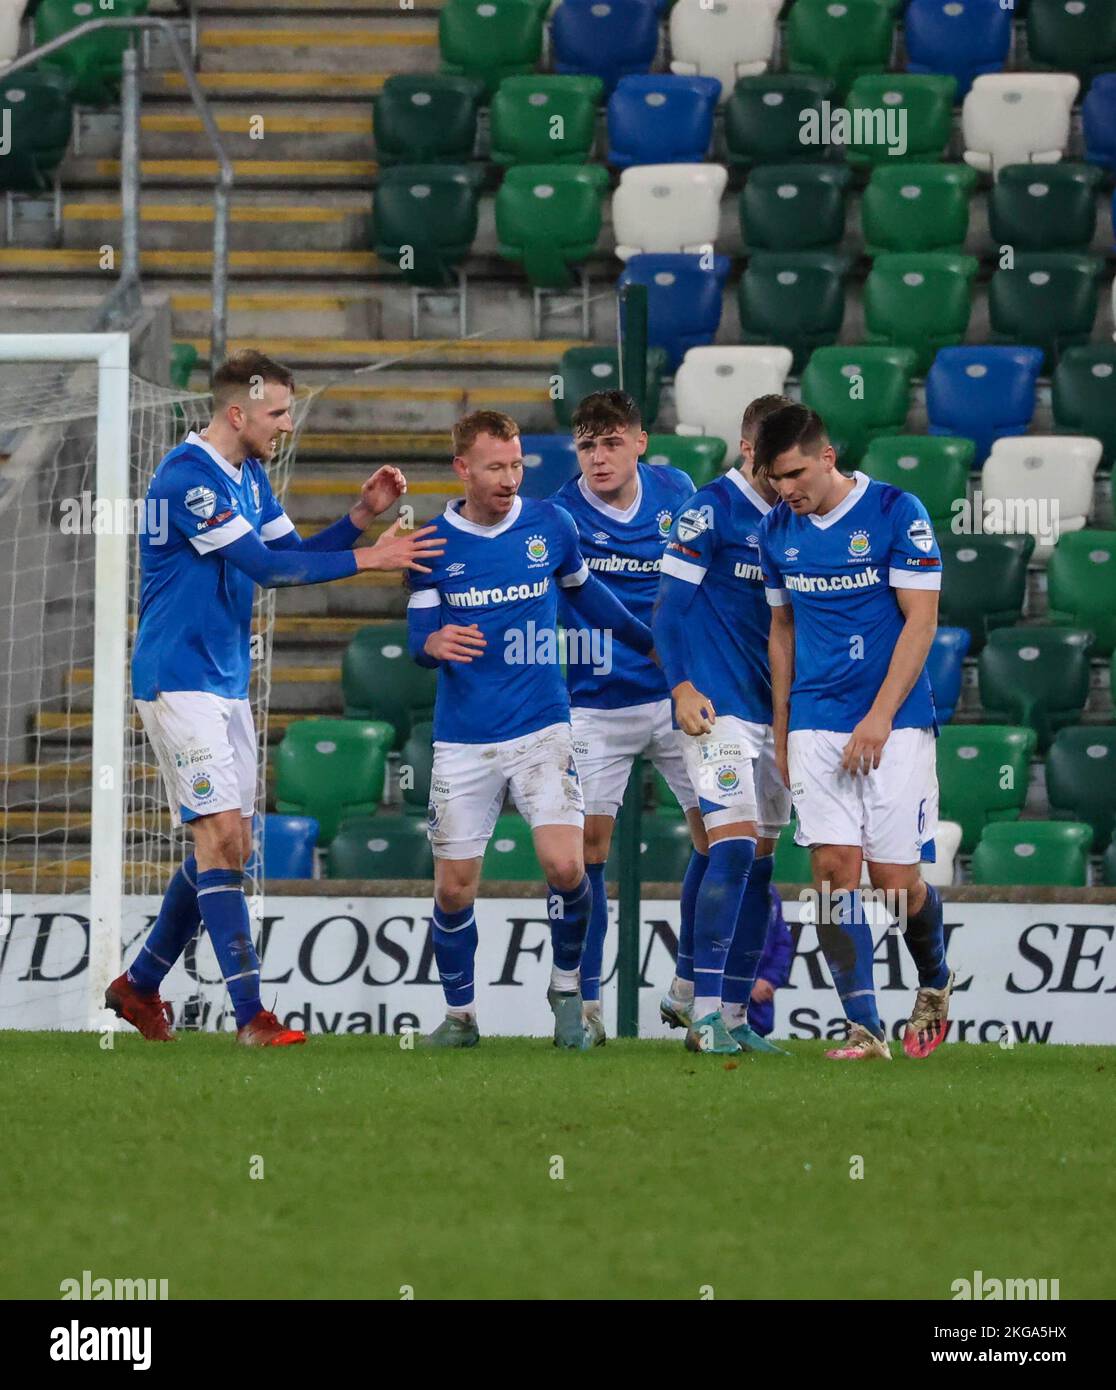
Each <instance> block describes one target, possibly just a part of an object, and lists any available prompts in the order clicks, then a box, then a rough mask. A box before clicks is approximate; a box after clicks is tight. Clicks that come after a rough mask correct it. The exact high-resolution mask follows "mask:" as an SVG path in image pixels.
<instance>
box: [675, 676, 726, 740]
mask: <svg viewBox="0 0 1116 1390" xmlns="http://www.w3.org/2000/svg"><path fill="white" fill-rule="evenodd" d="M672 693H673V695H674V714H675V717H676V719H677V720H678V727H679V728H680V729H681V730H682V732H683V733H684V734H689V735H690V737H691V738H697V736H698V735H699V734H711V733H712V732H713V721H714V720H715V719H716V718H717V711H716V710H715V709H714V708H713V701H712V700H710V698H709V697H708V696H707V695H703V694H702V693H701V691H700V690H698V689H697V687H696V686H694V685H693V684H692V682H690V681H682V682H681V684H679V685H676V686H675V687H674V690H673V692H672Z"/></svg>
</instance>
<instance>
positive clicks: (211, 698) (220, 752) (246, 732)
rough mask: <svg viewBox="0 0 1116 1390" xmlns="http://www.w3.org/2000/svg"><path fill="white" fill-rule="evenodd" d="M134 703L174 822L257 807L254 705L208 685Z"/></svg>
mask: <svg viewBox="0 0 1116 1390" xmlns="http://www.w3.org/2000/svg"><path fill="white" fill-rule="evenodd" d="M136 708H137V709H138V710H139V717H140V720H141V722H142V723H143V727H144V731H145V732H146V734H147V738H148V741H149V742H150V744H151V747H152V750H153V751H154V753H155V757H156V759H157V761H158V763H159V771H160V772H161V773H162V774H163V786H164V788H165V789H166V794H167V802H168V804H169V805H170V811H171V820H172V822H173V824H174V825H176V826H179V825H182V824H183V823H186V824H189V822H190V821H192V820H197V818H198V817H199V816H211V815H213V814H214V812H216V811H239V812H240V814H241V815H242V816H245V817H247V816H251V815H252V814H253V813H254V812H255V809H256V766H257V759H258V750H257V746H256V729H255V725H254V723H253V721H252V706H251V704H250V703H249V701H247V700H229V699H226V697H225V696H224V695H211V694H210V693H209V692H208V691H205V690H168V691H164V692H163V693H162V694H161V695H158V696H156V697H155V699H154V700H137V701H136Z"/></svg>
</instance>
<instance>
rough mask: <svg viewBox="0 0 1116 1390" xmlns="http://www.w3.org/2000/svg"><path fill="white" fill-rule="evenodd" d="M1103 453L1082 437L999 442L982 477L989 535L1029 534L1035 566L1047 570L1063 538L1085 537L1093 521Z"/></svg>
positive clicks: (1095, 441)
mask: <svg viewBox="0 0 1116 1390" xmlns="http://www.w3.org/2000/svg"><path fill="white" fill-rule="evenodd" d="M1103 452H1104V447H1103V445H1102V444H1101V441H1100V440H1099V439H1091V438H1089V437H1088V436H1080V435H1060V434H1024V435H1019V436H1014V437H1009V438H1006V439H997V440H996V442H995V444H993V446H992V452H991V453H990V454H989V456H988V461H987V462H986V463H985V465H984V470H983V472H982V473H981V477H980V492H981V496H982V500H983V504H984V506H983V516H982V524H983V527H984V530H985V532H989V533H990V532H1020V531H1029V532H1030V533H1031V535H1033V536H1034V537H1035V551H1034V555H1033V557H1032V560H1033V561H1034V562H1035V563H1038V564H1045V563H1046V561H1047V560H1048V559H1049V557H1050V552H1051V551H1052V550H1053V549H1054V546H1055V545H1056V544H1057V541H1058V537H1059V536H1061V535H1065V533H1066V532H1067V531H1080V530H1081V529H1082V527H1083V526H1084V525H1085V523H1086V521H1087V520H1088V518H1089V513H1090V511H1091V510H1092V507H1093V477H1094V475H1095V473H1096V471H1097V465H1098V464H1099V463H1100V461H1101V455H1102V453H1103ZM990 503H994V504H996V506H995V509H994V508H992V507H990V505H989V504H990ZM1013 513H1014V515H1013Z"/></svg>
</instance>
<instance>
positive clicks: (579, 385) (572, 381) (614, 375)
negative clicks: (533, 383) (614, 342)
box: [554, 347, 666, 430]
mask: <svg viewBox="0 0 1116 1390" xmlns="http://www.w3.org/2000/svg"><path fill="white" fill-rule="evenodd" d="M617 357H618V354H617V351H616V349H615V348H614V347H613V348H610V347H574V348H567V349H566V351H565V352H564V353H563V354H562V361H561V364H560V366H559V369H558V375H559V378H560V380H561V383H562V394H561V395H560V396H558V397H557V398H556V399H555V401H554V414H555V417H556V418H557V420H558V424H559V425H560V426H561V427H562V429H564V430H568V429H569V428H570V426H571V421H572V416H573V413H574V411H575V410H576V409H577V407H578V405H579V404H580V403H581V401H583V400H584V399H585V397H586V396H589V395H591V394H592V393H593V392H594V391H616V390H618V389H619V387H620V364H619V361H618V360H617ZM665 368H666V353H665V352H663V350H662V349H661V348H651V349H650V350H649V351H648V353H647V381H646V387H645V395H644V400H643V425H644V428H645V429H646V428H648V427H650V426H651V425H653V424H654V423H655V417H656V416H657V415H658V413H659V396H660V393H661V391H662V385H663V372H664V370H665Z"/></svg>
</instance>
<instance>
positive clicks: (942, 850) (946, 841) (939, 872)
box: [921, 820, 961, 888]
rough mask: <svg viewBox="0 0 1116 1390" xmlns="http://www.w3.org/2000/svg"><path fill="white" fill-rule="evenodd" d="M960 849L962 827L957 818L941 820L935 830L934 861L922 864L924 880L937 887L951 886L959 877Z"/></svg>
mask: <svg viewBox="0 0 1116 1390" xmlns="http://www.w3.org/2000/svg"><path fill="white" fill-rule="evenodd" d="M960 849H961V827H960V826H959V825H958V824H957V822H956V821H955V820H939V821H938V827H937V829H936V830H935V831H934V850H935V857H934V862H933V863H932V864H923V865H922V866H921V870H922V877H923V880H924V881H925V882H926V883H932V884H933V885H934V887H935V888H949V887H950V886H951V884H952V883H953V880H954V879H955V878H956V877H957V855H958V853H959V852H960Z"/></svg>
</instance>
